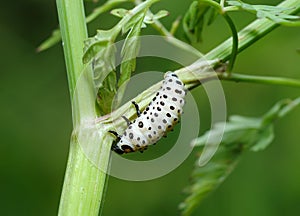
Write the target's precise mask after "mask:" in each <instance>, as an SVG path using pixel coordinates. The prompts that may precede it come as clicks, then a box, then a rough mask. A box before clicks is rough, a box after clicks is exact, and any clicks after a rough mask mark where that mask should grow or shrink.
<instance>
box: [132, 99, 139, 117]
mask: <svg viewBox="0 0 300 216" xmlns="http://www.w3.org/2000/svg"><path fill="white" fill-rule="evenodd" d="M131 103H132V104H133V105H134V107H135V109H136V114H137V116H138V117H140V116H141V111H140V108H139V105H138V104H137V103H136V102H135V101H132V102H131Z"/></svg>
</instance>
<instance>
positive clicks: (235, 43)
mask: <svg viewBox="0 0 300 216" xmlns="http://www.w3.org/2000/svg"><path fill="white" fill-rule="evenodd" d="M223 17H224V18H225V20H226V21H227V23H228V25H229V27H230V29H231V34H232V41H233V42H232V50H231V55H230V60H229V64H228V68H227V71H228V73H231V71H232V69H233V66H234V62H235V59H236V56H237V54H238V43H239V38H238V33H237V31H236V28H235V25H234V23H233V21H232V19H231V18H230V17H229V15H228V14H227V13H224V14H223Z"/></svg>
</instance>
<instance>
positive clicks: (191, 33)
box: [183, 1, 209, 42]
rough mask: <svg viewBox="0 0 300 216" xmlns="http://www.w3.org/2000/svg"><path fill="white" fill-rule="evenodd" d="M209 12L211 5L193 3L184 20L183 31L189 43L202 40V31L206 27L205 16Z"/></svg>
mask: <svg viewBox="0 0 300 216" xmlns="http://www.w3.org/2000/svg"><path fill="white" fill-rule="evenodd" d="M208 11H209V5H206V4H201V3H200V2H198V1H194V2H192V4H191V5H190V7H189V9H188V11H187V12H186V14H185V15H184V18H183V30H184V33H185V36H186V38H187V39H188V41H189V42H194V41H195V42H199V41H201V40H202V31H203V28H204V25H205V22H204V21H205V19H204V17H205V15H206V14H207V12H208Z"/></svg>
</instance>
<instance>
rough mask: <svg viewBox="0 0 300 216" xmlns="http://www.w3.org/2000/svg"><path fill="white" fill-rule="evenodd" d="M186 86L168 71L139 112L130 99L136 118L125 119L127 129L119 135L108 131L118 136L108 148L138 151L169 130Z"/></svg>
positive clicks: (181, 102) (179, 114)
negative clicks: (142, 109)
mask: <svg viewBox="0 0 300 216" xmlns="http://www.w3.org/2000/svg"><path fill="white" fill-rule="evenodd" d="M185 95H186V89H185V87H184V84H183V82H182V81H181V80H180V79H179V78H178V76H177V75H176V74H175V73H173V72H167V73H166V74H165V76H164V81H163V84H162V86H161V88H160V89H159V91H158V92H157V93H156V95H155V97H154V98H153V99H152V101H151V102H150V104H149V105H148V106H147V107H146V109H145V110H144V111H143V112H142V113H141V111H140V110H139V107H138V105H137V104H136V103H135V102H132V103H133V104H134V106H135V108H136V111H137V116H138V117H137V119H136V120H134V121H133V122H132V123H131V122H130V121H129V120H128V119H127V118H126V117H124V116H123V118H124V119H125V120H126V121H127V125H128V127H127V129H126V130H125V132H124V133H123V134H122V135H119V134H117V132H115V131H109V132H111V133H112V134H114V135H115V136H117V140H116V141H115V142H114V143H113V145H112V147H111V149H112V150H113V151H115V152H116V153H118V154H123V153H129V152H136V151H140V152H143V151H144V150H146V149H147V147H148V146H149V145H152V144H155V143H156V142H157V141H158V140H160V139H161V138H162V137H163V136H165V135H166V134H167V132H168V131H170V130H172V128H173V127H174V125H175V124H177V123H178V120H179V118H180V116H181V114H182V108H183V105H184V103H185V101H184V97H185Z"/></svg>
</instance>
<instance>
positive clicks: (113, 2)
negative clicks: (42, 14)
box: [37, 0, 133, 52]
mask: <svg viewBox="0 0 300 216" xmlns="http://www.w3.org/2000/svg"><path fill="white" fill-rule="evenodd" d="M93 1H95V0H93ZM132 1H133V0H109V1H107V2H105V3H104V4H103V5H100V6H98V7H96V8H95V9H94V10H93V11H92V13H91V14H89V15H88V16H87V17H86V23H90V22H91V21H93V20H94V19H96V18H97V17H98V16H99V15H101V14H102V13H104V12H106V11H109V10H110V9H111V8H113V7H115V6H117V5H119V4H121V3H123V2H132ZM59 41H61V35H60V30H59V29H55V30H53V32H52V35H51V36H50V37H49V38H47V39H46V40H45V41H44V42H42V43H41V44H40V45H39V47H38V48H37V51H38V52H41V51H44V50H47V49H49V48H51V47H52V46H54V45H55V44H57V43H58V42H59Z"/></svg>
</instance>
